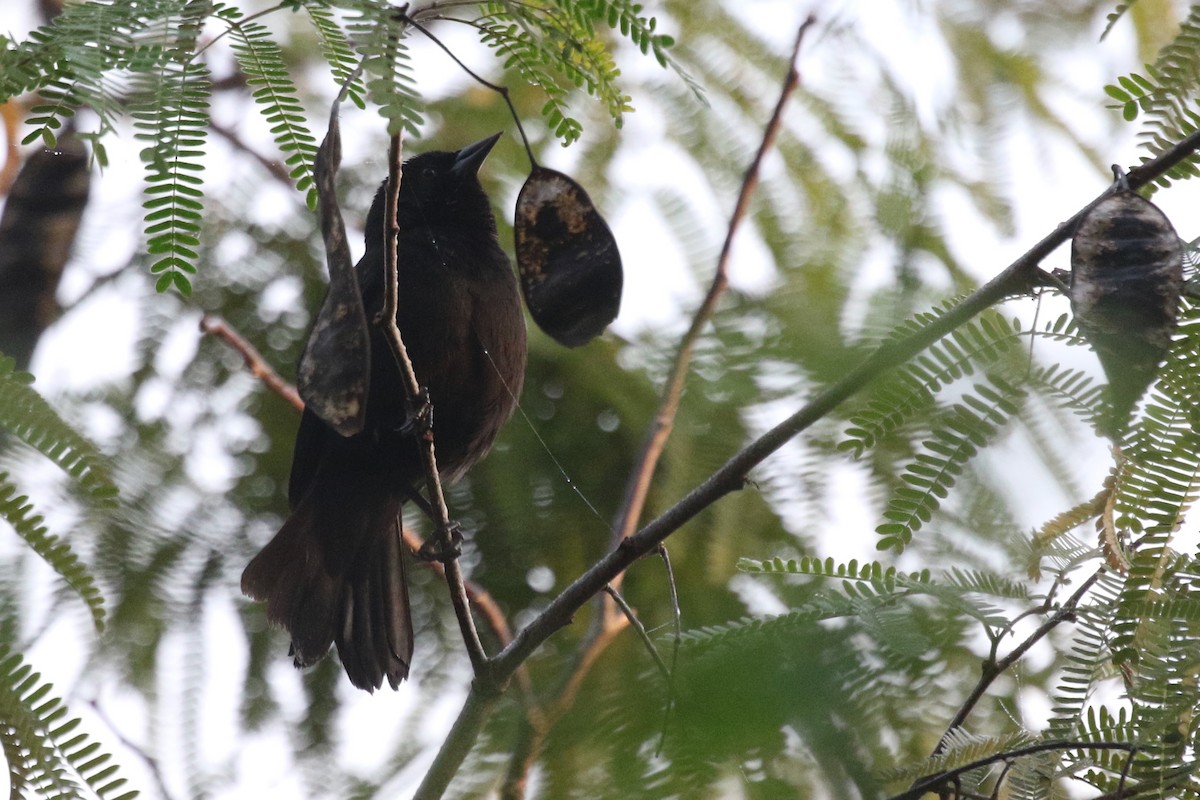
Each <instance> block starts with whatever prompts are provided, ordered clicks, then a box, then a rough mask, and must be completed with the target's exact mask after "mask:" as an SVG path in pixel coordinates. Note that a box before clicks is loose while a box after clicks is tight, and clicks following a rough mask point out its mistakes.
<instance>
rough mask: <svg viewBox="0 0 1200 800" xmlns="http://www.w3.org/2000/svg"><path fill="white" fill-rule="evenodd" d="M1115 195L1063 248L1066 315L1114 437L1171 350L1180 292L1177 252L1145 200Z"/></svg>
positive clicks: (1124, 189)
mask: <svg viewBox="0 0 1200 800" xmlns="http://www.w3.org/2000/svg"><path fill="white" fill-rule="evenodd" d="M1118 184H1119V186H1120V187H1121V188H1119V189H1118V190H1117V191H1116V192H1115V193H1113V194H1112V195H1110V196H1109V197H1108V198H1106V199H1105V200H1103V201H1102V202H1101V203H1100V204H1099V205H1097V206H1096V207H1095V208H1094V209H1092V212H1091V213H1090V214H1088V215H1087V216H1086V217H1084V219H1083V220H1082V221H1081V222H1080V223H1079V227H1078V228H1077V229H1076V231H1075V236H1074V238H1073V239H1072V240H1071V292H1070V294H1071V310H1072V311H1073V312H1074V314H1075V319H1076V321H1077V322H1078V323H1079V328H1080V330H1081V331H1082V332H1083V335H1084V336H1085V337H1086V338H1087V340H1088V342H1090V343H1091V345H1092V347H1093V349H1095V351H1096V355H1097V356H1098V357H1099V358H1100V365H1101V366H1102V367H1103V368H1104V374H1105V375H1106V376H1108V384H1109V391H1108V394H1109V414H1110V416H1109V418H1108V420H1106V423H1105V425H1104V426H1103V427H1104V428H1105V429H1106V432H1108V433H1111V434H1113V435H1114V436H1115V435H1117V434H1119V433H1120V432H1121V431H1123V430H1124V428H1125V425H1126V423H1127V422H1128V419H1129V415H1130V413H1131V412H1132V411H1133V407H1134V405H1135V404H1136V403H1137V401H1138V399H1139V398H1140V397H1141V396H1142V394H1143V393H1144V392H1145V391H1146V387H1148V386H1149V385H1150V382H1151V381H1153V380H1154V376H1155V374H1156V373H1157V372H1158V366H1159V364H1160V363H1161V362H1162V359H1163V357H1164V356H1165V355H1166V353H1167V350H1168V349H1169V348H1170V346H1171V334H1172V333H1174V331H1175V318H1176V314H1177V311H1178V307H1179V295H1180V292H1181V291H1182V289H1183V246H1182V243H1181V242H1180V241H1179V237H1178V236H1177V235H1176V234H1175V229H1174V228H1173V227H1172V226H1171V222H1170V220H1168V219H1167V217H1166V215H1165V214H1163V212H1162V211H1160V210H1159V209H1158V207H1157V206H1155V205H1154V204H1153V203H1151V202H1150V201H1149V200H1146V199H1144V198H1142V197H1140V196H1138V195H1137V194H1135V193H1134V192H1132V191H1130V190H1129V188H1128V186H1127V185H1126V183H1125V179H1124V177H1123V176H1121V177H1119V178H1118Z"/></svg>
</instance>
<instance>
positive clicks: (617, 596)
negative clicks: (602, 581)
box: [604, 585, 671, 684]
mask: <svg viewBox="0 0 1200 800" xmlns="http://www.w3.org/2000/svg"><path fill="white" fill-rule="evenodd" d="M604 592H605V594H607V595H608V596H609V597H611V598H612V599H613V602H615V603H616V604H617V607H618V608H620V609H621V613H622V614H624V615H625V618H626V619H628V620H629V624H630V625H632V626H633V629H634V630H635V631H637V635H638V638H639V639H641V640H642V644H643V645H645V646H646V650H647V652H649V653H650V658H652V659H653V660H654V665H655V666H656V667H658V671H659V672H661V673H662V676H663V678H664V679H665V680H666V681H667V683H668V684H670V683H671V670H670V669H668V668H667V662H665V661H663V657H662V656H661V655H659V653H658V648H657V647H655V646H654V640H652V639H651V638H650V634H649V633H647V632H646V626H645V625H643V624H642V621H641V620H640V619H638V618H637V614H635V613H634V611H633V609H632V608H630V606H629V603H626V602H625V598H624V597H621V593H620V592H618V591H617V590H616V589H614V588H613V587H612V586H611V585H610V586H605V587H604Z"/></svg>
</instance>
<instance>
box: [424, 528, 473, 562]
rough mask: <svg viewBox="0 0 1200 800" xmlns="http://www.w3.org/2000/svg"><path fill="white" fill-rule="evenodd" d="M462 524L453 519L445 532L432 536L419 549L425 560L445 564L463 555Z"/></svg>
mask: <svg viewBox="0 0 1200 800" xmlns="http://www.w3.org/2000/svg"><path fill="white" fill-rule="evenodd" d="M462 541H463V534H462V526H461V525H459V524H458V523H457V522H453V521H451V522H450V523H449V524H448V525H447V526H446V529H445V531H444V532H443V533H441V534H438V535H434V536H430V537H429V538H428V539H427V540H425V542H424V543H423V544H422V545H421V547H420V549H419V550H417V557H418V558H420V559H421V560H423V561H440V562H441V563H443V564H445V563H446V562H447V561H453V560H454V559H456V558H458V557H459V556H460V555H462Z"/></svg>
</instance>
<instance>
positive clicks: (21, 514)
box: [0, 357, 117, 629]
mask: <svg viewBox="0 0 1200 800" xmlns="http://www.w3.org/2000/svg"><path fill="white" fill-rule="evenodd" d="M13 366H14V364H13V361H12V359H10V358H3V357H0V429H3V430H6V431H8V432H9V433H11V434H13V435H15V436H16V437H17V438H19V439H21V440H22V441H24V442H25V443H26V444H28V445H29V446H30V447H32V448H34V449H36V450H37V451H38V452H40V453H42V454H43V455H44V456H46V457H47V458H49V459H50V460H51V461H53V462H54V463H55V464H56V465H58V466H59V467H60V468H61V469H62V470H63V471H64V472H66V473H67V475H69V476H70V477H71V478H72V479H74V480H75V481H76V483H77V484H78V485H79V486H81V487H82V488H83V489H84V490H85V491H86V492H87V493H88V495H89V496H90V498H91V501H92V503H93V504H94V505H96V506H98V507H104V506H112V505H113V504H114V503H115V498H116V495H117V487H116V485H115V484H114V483H113V481H112V479H111V478H110V477H109V473H108V467H107V465H106V464H105V463H104V459H103V457H102V456H101V455H100V454H99V453H98V452H97V451H96V449H95V448H94V447H93V446H92V444H91V443H90V442H88V441H87V440H86V439H84V438H83V437H82V436H80V435H79V434H78V433H76V432H75V431H74V430H73V429H72V428H71V427H70V426H69V425H68V424H67V423H66V422H65V421H64V420H63V419H62V418H61V417H59V415H58V414H57V413H55V411H54V409H52V408H51V407H50V405H49V404H48V403H47V402H46V401H45V400H44V399H42V397H41V395H39V394H38V393H37V392H36V391H34V389H33V388H32V387H31V386H30V384H31V383H32V382H33V376H32V375H29V374H28V373H24V372H19V371H17V370H15V369H14V368H13ZM0 517H3V518H4V519H5V520H6V521H7V522H8V523H9V524H10V525H12V526H13V529H14V530H15V531H16V532H17V535H19V536H20V537H21V538H22V539H24V540H25V542H26V543H27V544H28V545H29V546H30V547H31V548H32V549H33V551H34V552H36V553H37V554H38V555H39V556H41V557H42V558H43V559H44V560H45V561H46V563H47V564H49V565H50V566H51V567H52V568H53V569H54V570H55V572H57V573H58V574H59V575H60V576H61V577H62V578H63V580H65V581H66V582H67V584H68V585H70V586H71V587H72V588H73V589H74V590H75V591H76V592H77V593H78V594H79V596H80V598H81V599H82V600H83V601H84V602H85V603H86V604H87V606H88V609H89V610H90V611H91V614H92V620H93V622H94V623H95V625H96V628H97V629H102V628H103V627H104V614H105V612H104V600H103V597H102V596H101V594H100V590H99V589H98V588H97V586H96V581H95V579H94V578H93V576H92V573H91V571H90V570H88V568H87V567H86V566H85V565H84V564H83V562H82V561H80V559H79V557H78V556H77V555H76V554H75V552H74V551H73V550H72V549H71V547H70V546H69V545H68V544H67V543H66V542H65V541H63V540H62V539H60V538H58V537H57V536H54V535H53V534H51V533H50V532H49V531H48V530H47V529H46V527H45V526H44V525H42V518H41V516H39V515H37V514H36V513H34V509H33V506H32V505H31V504H30V503H29V501H28V498H27V497H25V496H24V495H21V494H20V493H19V491H18V489H17V487H16V485H15V484H14V483H12V481H11V480H10V479H9V476H8V474H7V473H3V472H0Z"/></svg>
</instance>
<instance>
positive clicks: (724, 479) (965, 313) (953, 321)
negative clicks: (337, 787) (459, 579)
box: [414, 131, 1200, 800]
mask: <svg viewBox="0 0 1200 800" xmlns="http://www.w3.org/2000/svg"><path fill="white" fill-rule="evenodd" d="M1198 148H1200V131H1197V132H1195V133H1193V134H1191V135H1189V136H1188V137H1186V138H1185V139H1183V140H1181V141H1180V142H1179V144H1177V145H1175V146H1174V147H1172V148H1171V149H1169V150H1167V151H1165V152H1163V153H1162V154H1160V155H1159V156H1158V157H1156V158H1153V159H1150V160H1148V161H1147V162H1145V163H1144V164H1142V165H1141V166H1139V167H1136V168H1134V169H1132V170H1130V172H1129V176H1128V177H1129V186H1130V188H1132V189H1137V188H1140V187H1141V186H1144V185H1146V184H1147V183H1150V182H1151V181H1154V180H1156V179H1157V178H1159V177H1161V176H1162V175H1163V174H1165V173H1166V172H1167V171H1168V170H1170V169H1171V168H1172V167H1174V166H1175V165H1176V164H1178V163H1180V162H1181V161H1183V160H1184V159H1185V158H1187V157H1188V156H1190V155H1191V154H1193V153H1194V152H1196V150H1197V149H1198ZM1110 192H1111V188H1106V189H1105V191H1104V192H1102V193H1101V194H1100V195H1098V196H1097V197H1096V198H1095V199H1093V200H1092V201H1091V202H1090V203H1088V204H1087V205H1086V206H1084V207H1083V208H1082V209H1080V210H1079V211H1078V212H1077V213H1075V214H1074V215H1073V216H1071V218H1070V219H1068V220H1067V221H1065V222H1063V223H1061V224H1060V225H1058V227H1056V228H1055V229H1054V230H1053V231H1052V232H1051V233H1049V234H1047V235H1046V236H1045V237H1043V238H1042V239H1041V240H1040V241H1039V242H1038V243H1037V244H1035V245H1034V246H1033V247H1032V248H1030V249H1029V250H1028V251H1027V252H1025V253H1024V254H1023V255H1022V256H1020V257H1019V258H1017V259H1016V260H1015V261H1013V262H1012V263H1011V264H1010V265H1009V266H1008V267H1006V268H1005V269H1004V270H1003V271H1002V272H1001V273H1000V274H998V275H997V276H996V277H994V278H993V279H992V280H990V281H988V282H987V283H986V284H984V285H983V286H981V287H980V288H979V289H977V290H975V291H974V292H972V293H971V294H970V295H968V296H967V297H965V298H964V299H963V300H962V301H960V302H959V303H958V304H957V305H955V306H953V307H951V308H949V309H948V310H946V311H945V312H944V313H943V314H942V315H941V316H940V317H938V318H937V319H935V320H934V321H932V322H931V323H929V325H927V326H926V327H924V328H922V329H921V330H919V331H917V332H915V333H913V334H911V335H909V336H907V337H905V338H903V339H897V340H894V341H891V342H888V343H886V344H884V345H882V346H881V347H880V348H879V349H878V350H876V351H875V352H874V353H873V354H871V355H870V356H868V357H867V358H866V359H865V360H863V361H862V362H861V363H860V364H859V365H858V366H857V367H855V368H853V369H851V370H850V372H849V373H847V374H846V376H845V377H844V378H842V379H841V380H839V381H838V382H837V383H834V384H833V385H831V386H830V387H828V388H827V389H825V390H824V391H821V392H819V393H818V394H817V395H816V396H815V397H813V398H812V399H811V400H810V401H809V402H808V403H806V404H805V405H804V406H802V407H801V408H800V409H799V410H797V411H796V412H795V413H794V414H792V415H791V416H790V417H788V418H787V419H785V420H784V421H783V422H781V423H779V424H778V425H776V426H775V427H774V428H772V429H771V430H769V431H767V432H766V433H764V434H763V435H762V436H760V437H759V438H758V439H756V440H754V441H753V442H751V443H750V444H749V445H747V446H746V447H745V448H743V449H742V450H741V451H739V452H738V453H736V454H735V455H734V456H733V457H731V458H730V459H729V460H728V461H726V462H725V464H724V465H723V466H721V467H720V468H719V469H718V470H717V471H716V472H714V473H713V474H712V475H710V476H709V477H708V478H707V479H706V480H705V481H704V482H703V483H701V484H700V485H699V486H697V487H696V488H694V489H693V490H692V491H691V492H689V493H688V494H687V495H686V496H684V497H683V498H682V499H681V500H679V501H678V502H677V503H676V504H675V505H674V506H672V507H671V508H669V509H668V510H667V511H666V512H664V513H663V514H662V515H661V516H660V517H658V518H657V519H655V520H653V521H652V522H650V523H649V524H648V525H646V526H645V527H644V528H642V529H641V530H640V531H638V532H637V533H635V534H633V535H631V536H628V537H626V538H625V539H623V540H622V541H621V542H620V544H618V545H617V546H616V548H615V549H613V550H612V551H611V552H609V553H608V554H607V555H606V556H604V557H603V558H602V559H600V561H598V562H597V563H596V564H595V565H594V566H592V567H591V568H590V569H589V570H587V571H586V572H585V573H583V574H582V575H580V576H579V577H578V578H576V579H575V581H574V582H573V583H571V584H570V585H569V586H568V587H566V588H565V589H564V590H563V591H562V592H561V593H560V594H559V595H558V596H557V597H556V598H554V600H553V601H551V603H550V604H549V605H548V606H547V607H546V609H545V610H544V611H543V612H542V613H541V614H539V615H538V616H537V617H536V618H535V619H534V620H533V621H531V622H530V623H529V625H527V626H526V627H525V628H524V629H522V630H521V631H520V632H519V633H518V634H517V635H516V637H515V638H514V639H513V641H512V643H511V644H510V645H508V646H507V647H505V648H504V650H503V651H501V652H500V654H499V655H497V656H496V657H495V658H494V659H493V660H492V670H491V674H490V675H489V676H488V677H489V680H490V681H491V685H490V686H481V683H480V681H479V680H478V679H477V680H476V681H475V683H474V684H473V685H472V693H471V695H470V696H469V697H468V701H467V706H466V707H464V710H463V713H464V714H466V713H468V712H469V713H470V714H472V715H475V714H477V713H478V709H479V703H481V702H482V698H485V697H486V698H491V697H492V696H493V694H494V693H495V692H498V691H503V687H504V685H505V683H506V682H507V681H508V679H509V678H510V677H511V676H512V674H513V671H514V670H515V669H516V668H517V667H518V666H519V665H520V664H522V663H523V662H524V661H525V659H527V658H528V657H529V656H530V655H531V654H532V653H533V652H534V651H535V650H536V649H537V648H538V647H539V646H541V644H542V643H543V642H545V641H546V640H547V639H548V638H549V637H550V636H551V635H553V634H554V633H555V632H556V631H558V630H559V629H560V628H562V627H564V626H566V625H567V624H569V623H570V621H571V618H572V616H573V615H574V613H575V612H576V611H578V610H579V609H580V608H582V606H583V605H584V603H586V602H588V600H589V599H591V598H592V597H593V596H595V595H596V594H597V593H598V592H601V591H603V589H604V587H605V586H606V585H607V584H608V583H609V582H610V581H612V580H613V579H615V578H616V577H617V575H619V574H620V573H621V572H623V571H624V570H625V569H627V568H628V567H629V566H630V565H631V564H633V563H634V562H635V561H637V560H638V559H640V558H641V557H642V556H644V555H646V554H647V553H649V552H651V551H652V550H653V549H654V548H655V547H657V546H658V545H659V544H660V543H661V542H663V541H664V540H665V539H666V538H667V537H668V536H670V535H671V534H672V533H674V532H675V531H676V530H678V529H679V528H680V527H682V526H683V525H684V524H685V523H687V522H688V521H689V520H691V519H692V518H693V517H695V516H696V515H697V514H699V513H700V512H701V511H703V510H704V509H705V508H707V507H708V506H710V505H712V504H713V503H715V502H716V501H717V500H719V499H721V498H722V497H724V496H725V495H726V494H729V493H730V492H732V491H735V490H737V489H739V488H741V486H742V485H743V483H744V482H745V480H746V477H747V475H748V474H749V472H750V470H751V469H753V468H754V467H756V466H758V465H759V464H760V463H762V461H763V460H764V459H766V458H767V457H768V456H770V455H771V454H772V453H774V452H775V451H776V450H778V449H780V448H781V447H782V446H783V445H784V444H785V443H787V442H788V441H789V440H790V439H792V438H793V437H795V436H796V435H798V434H799V433H801V432H803V431H804V430H805V429H807V428H808V427H809V426H810V425H812V424H813V423H814V422H816V421H817V420H819V419H821V417H823V416H824V415H825V414H827V413H829V412H830V411H831V410H832V409H834V408H836V407H837V406H838V405H839V404H841V403H843V402H845V401H846V400H847V399H848V398H850V397H851V396H853V395H854V394H855V393H856V392H858V391H859V390H860V389H862V388H863V387H864V386H866V385H867V384H868V383H870V382H871V381H873V380H874V379H875V378H877V377H879V376H881V375H883V374H884V373H886V372H888V371H889V370H890V369H892V368H893V367H895V366H898V365H900V364H902V363H904V362H906V361H908V360H909V359H911V358H912V357H914V356H916V355H917V354H919V353H920V352H921V351H922V350H924V349H925V348H927V347H929V346H930V345H931V344H933V343H934V342H936V341H938V340H939V339H941V338H942V337H943V336H946V335H947V334H949V333H951V332H952V331H954V330H955V329H956V328H958V327H959V326H960V325H962V324H964V323H966V322H967V321H969V320H970V319H971V318H972V317H974V316H976V315H977V314H979V313H981V312H982V311H984V310H986V309H988V308H990V307H991V306H992V305H995V304H996V303H998V302H1000V301H1001V300H1004V299H1005V298H1007V297H1009V296H1013V295H1017V294H1021V293H1024V292H1028V291H1030V290H1031V289H1032V288H1034V287H1037V286H1041V285H1043V284H1044V283H1046V277H1045V276H1044V274H1043V273H1042V272H1041V270H1040V269H1039V265H1040V264H1041V262H1042V260H1043V259H1045V258H1046V256H1048V255H1049V254H1050V253H1051V252H1053V251H1054V250H1055V249H1056V248H1057V247H1059V246H1060V245H1061V244H1063V243H1064V242H1066V241H1067V239H1068V238H1070V236H1071V234H1072V233H1073V232H1074V230H1075V228H1076V226H1077V225H1078V224H1079V221H1080V220H1081V219H1082V218H1083V217H1084V215H1085V214H1087V213H1088V212H1090V211H1091V209H1092V208H1093V207H1095V206H1096V205H1097V204H1098V203H1100V202H1101V201H1102V200H1104V199H1105V198H1106V197H1107V196H1108V195H1109V193H1110ZM477 695H478V696H477ZM489 707H490V706H489ZM482 725H483V720H474V721H473V722H472V724H463V725H459V724H456V725H455V727H454V728H453V729H452V731H451V733H450V736H449V737H448V738H447V739H446V741H445V742H444V743H443V745H442V748H441V750H440V751H439V752H438V755H437V756H436V757H435V760H434V765H433V768H432V769H431V771H430V772H429V773H428V774H427V775H426V778H425V780H424V781H423V782H422V784H421V786H420V788H419V789H418V790H417V793H416V795H414V798H415V800H433V799H434V798H439V797H441V796H442V794H443V793H444V792H445V789H446V787H447V785H448V784H449V776H452V775H453V774H454V773H455V772H456V771H457V769H458V767H459V766H460V765H461V763H462V759H463V758H465V756H466V753H467V752H468V751H469V750H470V747H471V744H472V743H473V742H474V739H475V738H476V737H477V736H478V733H479V730H480V729H481V728H482ZM461 737H469V738H470V741H469V742H464V741H462V740H461Z"/></svg>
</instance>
